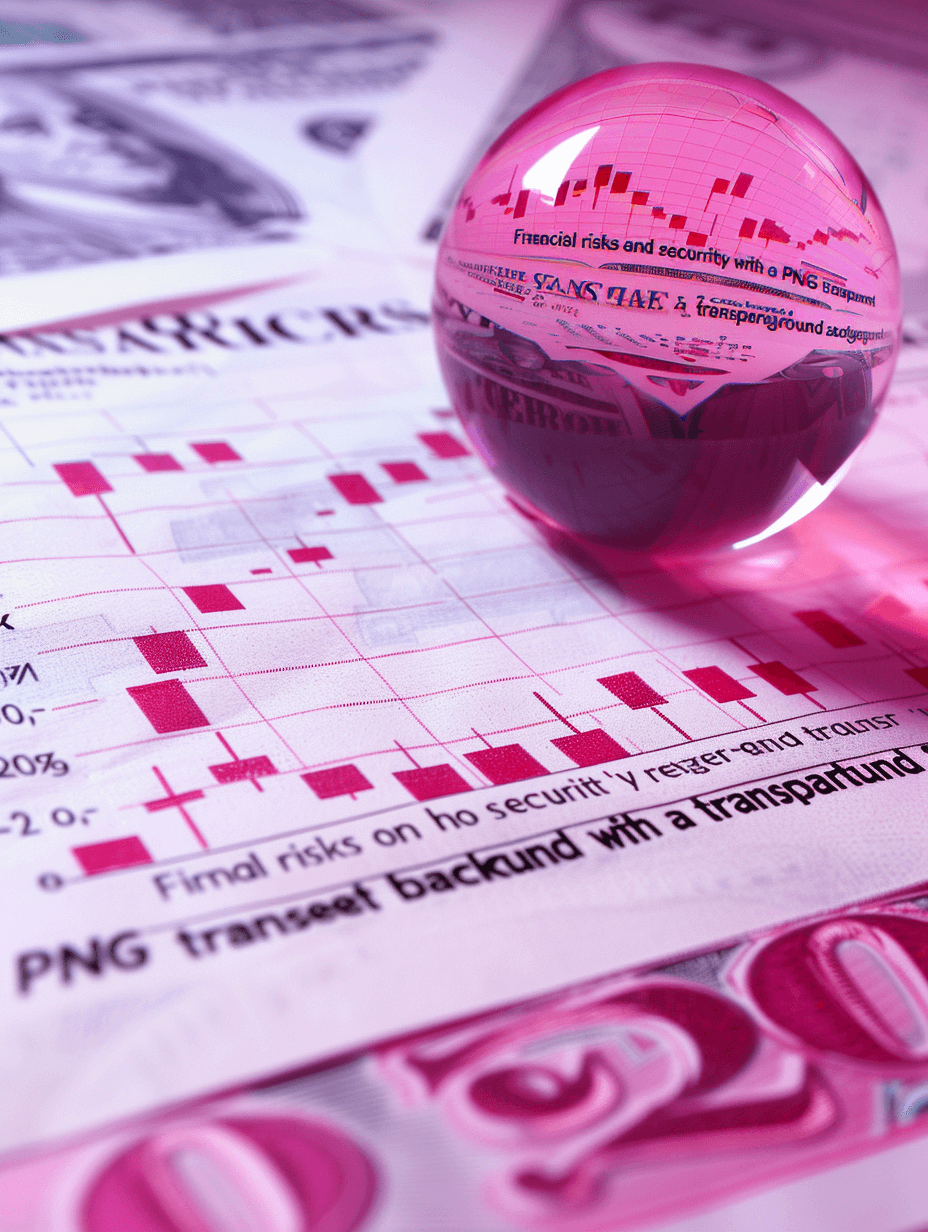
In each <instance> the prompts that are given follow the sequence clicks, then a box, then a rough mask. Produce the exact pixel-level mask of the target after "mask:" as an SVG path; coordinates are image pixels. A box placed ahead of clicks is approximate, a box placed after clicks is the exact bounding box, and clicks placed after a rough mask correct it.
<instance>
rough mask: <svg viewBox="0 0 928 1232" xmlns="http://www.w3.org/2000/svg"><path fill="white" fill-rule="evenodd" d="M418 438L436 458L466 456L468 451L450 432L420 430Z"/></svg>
mask: <svg viewBox="0 0 928 1232" xmlns="http://www.w3.org/2000/svg"><path fill="white" fill-rule="evenodd" d="M419 440H420V441H421V442H422V444H423V445H425V446H426V447H427V448H429V449H431V451H432V453H433V454H434V455H435V456H436V458H466V457H467V456H468V453H469V450H467V449H465V448H464V446H463V445H462V444H461V442H460V441H459V440H458V439H457V437H454V436H452V435H451V433H450V432H420V433H419Z"/></svg>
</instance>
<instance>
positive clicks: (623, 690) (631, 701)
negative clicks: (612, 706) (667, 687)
mask: <svg viewBox="0 0 928 1232" xmlns="http://www.w3.org/2000/svg"><path fill="white" fill-rule="evenodd" d="M599 683H600V684H601V685H603V686H604V687H605V688H607V689H608V690H609V692H610V693H612V694H613V695H614V696H615V697H617V698H618V699H619V701H620V702H624V703H625V705H626V706H628V708H629V709H630V710H646V709H647V708H648V707H649V706H663V705H665V703H666V701H667V698H666V697H661V695H660V693H658V692H656V691H655V690H654V689H652V688H651V686H650V685H649V684H646V683H645V681H643V680H642V679H641V677H640V676H639V675H638V673H637V672H619V674H618V675H617V676H601V677H600V678H599Z"/></svg>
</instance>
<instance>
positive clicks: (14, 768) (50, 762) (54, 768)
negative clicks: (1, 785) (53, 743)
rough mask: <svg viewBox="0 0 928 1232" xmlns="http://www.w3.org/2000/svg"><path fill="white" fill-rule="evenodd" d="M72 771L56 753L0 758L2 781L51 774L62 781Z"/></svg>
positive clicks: (22, 754)
mask: <svg viewBox="0 0 928 1232" xmlns="http://www.w3.org/2000/svg"><path fill="white" fill-rule="evenodd" d="M69 769H70V767H69V765H68V763H67V762H66V761H62V759H61V758H60V757H56V756H55V754H54V753H35V754H33V756H32V757H29V756H27V755H26V754H25V753H15V754H14V755H13V756H12V757H0V779H15V778H17V777H21V778H31V777H32V776H33V775H36V774H39V775H42V774H50V775H51V776H52V777H53V778H56V779H60V778H61V776H62V775H64V774H67V773H68V770H69Z"/></svg>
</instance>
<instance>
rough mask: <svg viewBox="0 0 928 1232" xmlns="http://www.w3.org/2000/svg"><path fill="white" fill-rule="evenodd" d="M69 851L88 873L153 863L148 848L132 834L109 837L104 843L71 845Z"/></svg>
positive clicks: (105, 871) (107, 871)
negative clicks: (81, 845) (125, 836)
mask: <svg viewBox="0 0 928 1232" xmlns="http://www.w3.org/2000/svg"><path fill="white" fill-rule="evenodd" d="M71 851H72V852H73V853H74V856H75V858H76V859H77V862H78V864H80V866H81V868H82V869H83V870H84V872H85V873H89V874H90V875H93V874H94V873H109V872H112V871H113V869H115V868H135V866H136V865H137V864H153V863H154V861H153V860H152V857H151V854H150V852H149V851H148V848H147V847H146V846H145V844H144V843H143V842H142V840H141V839H140V838H137V837H136V836H135V835H134V834H130V835H129V836H128V837H127V838H111V839H109V841H108V842H105V843H88V844H87V846H85V847H72V848H71Z"/></svg>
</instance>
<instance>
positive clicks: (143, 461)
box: [132, 453, 184, 474]
mask: <svg viewBox="0 0 928 1232" xmlns="http://www.w3.org/2000/svg"><path fill="white" fill-rule="evenodd" d="M132 456H133V458H134V459H135V461H136V462H138V464H139V466H140V467H141V468H142V470H143V471H148V472H149V474H154V473H155V472H156V471H182V470H183V469H184V468H183V467H182V466H181V464H180V463H179V462H178V461H177V459H176V458H173V457H172V456H171V455H170V454H169V453H136V454H133V455H132Z"/></svg>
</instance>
